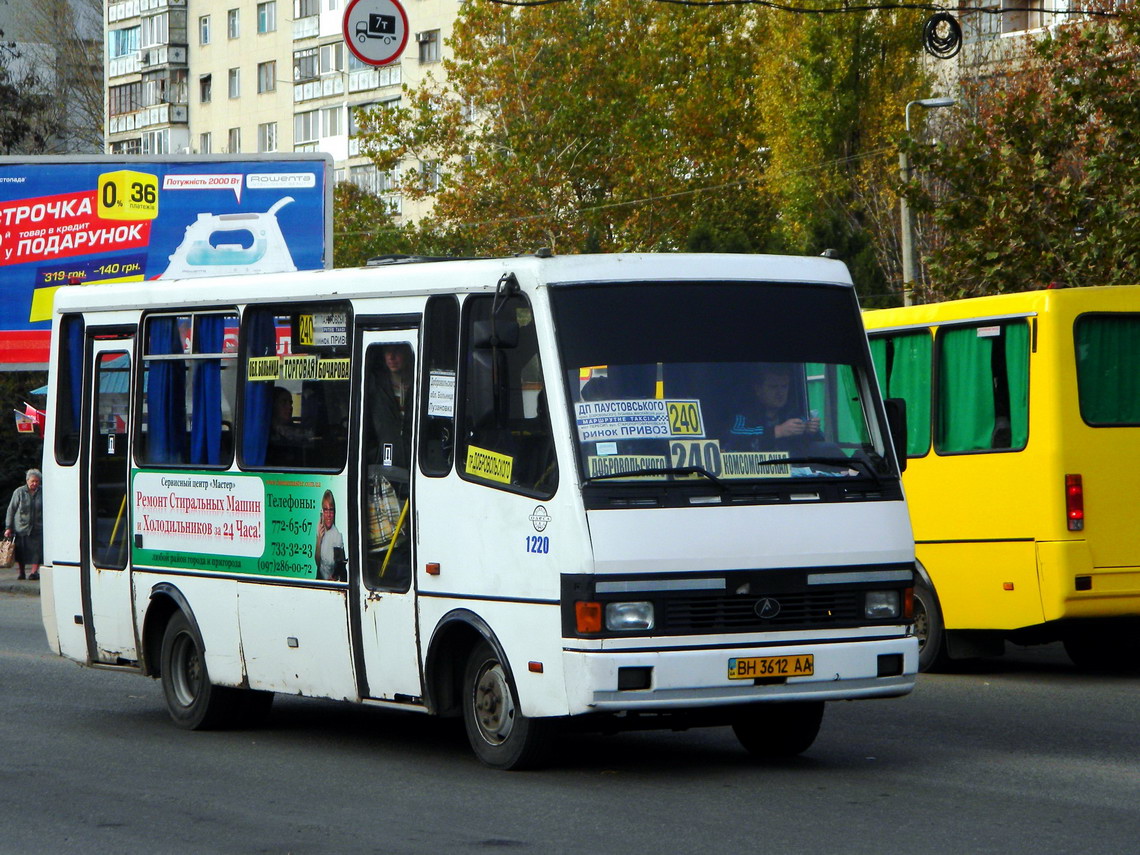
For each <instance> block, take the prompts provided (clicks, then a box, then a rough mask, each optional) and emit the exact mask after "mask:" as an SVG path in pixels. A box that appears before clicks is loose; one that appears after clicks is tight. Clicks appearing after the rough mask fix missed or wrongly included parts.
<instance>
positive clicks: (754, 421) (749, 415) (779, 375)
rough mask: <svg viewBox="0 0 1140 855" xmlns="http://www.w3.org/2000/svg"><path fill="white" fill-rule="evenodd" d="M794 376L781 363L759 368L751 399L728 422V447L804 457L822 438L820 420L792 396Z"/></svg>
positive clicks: (741, 405)
mask: <svg viewBox="0 0 1140 855" xmlns="http://www.w3.org/2000/svg"><path fill="white" fill-rule="evenodd" d="M793 373H794V372H793V371H792V367H791V366H790V365H786V364H783V363H769V364H767V365H764V366H762V368H761V371H760V373H759V375H758V376H757V378H756V380H755V381H754V382H753V383H752V384H751V386H752V393H753V394H752V396H751V397H750V398H749V399H748V400H746V401H743V402H741V403H740V404H739V405H738V406H737V408H736V410H735V412H733V414H732V417H731V419H730V424H729V429H728V432H729V436H730V443H729V444H730V445H731V446H732V447H733V449H734V450H739V451H774V450H778V451H788V452H790V453H794V454H803V453H805V452H806V450H807V447H808V446H809V445H810V444H811V443H813V442H818V441H819V440H820V439H822V436H821V434H820V430H819V418H818V417H817V416H815V415H810V414H804V413H803V412H802V408H803V404H802V402H800V401H797V400H794V396H792V395H791V386H792V376H793ZM805 416H806V417H805Z"/></svg>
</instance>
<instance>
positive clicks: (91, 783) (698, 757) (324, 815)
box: [0, 594, 1140, 855]
mask: <svg viewBox="0 0 1140 855" xmlns="http://www.w3.org/2000/svg"><path fill="white" fill-rule="evenodd" d="M38 606H39V600H38V598H36V597H27V596H14V595H9V594H0V722H2V723H3V724H2V725H0V853H3V855H7V853H29V852H32V853H35V852H45V853H48V852H50V853H70V852H75V853H80V852H81V853H84V855H96V853H133V852H140V853H142V852H145V853H148V855H151V853H195V855H198V853H213V852H217V853H288V852H292V853H357V852H360V853H369V852H375V853H386V855H404V854H405V853H408V854H409V855H410V854H411V853H433V854H434V853H450V852H461V853H462V852H488V851H496V852H497V851H510V852H519V853H542V855H546V853H572V855H582V853H601V855H605V853H615V855H624V853H637V855H645V853H652V855H665V853H752V852H756V853H792V852H794V853H840V852H842V853H886V852H892V851H898V850H907V851H918V852H921V853H923V855H928V853H1001V855H1015V853H1034V855H1039V853H1058V855H1076V853H1120V852H1135V851H1137V847H1138V845H1140V844H1138V843H1137V841H1138V840H1140V728H1138V724H1137V722H1138V721H1140V713H1138V710H1137V699H1138V697H1140V692H1138V689H1140V679H1137V678H1135V677H1133V678H1115V679H1113V678H1106V677H1086V676H1083V675H1080V674H1077V673H1076V672H1074V671H1073V669H1072V668H1071V667H1070V666H1069V664H1068V661H1067V659H1066V658H1065V657H1064V654H1063V652H1061V651H1060V649H1059V648H1056V647H1048V648H1040V649H1035V650H1032V651H1022V652H1018V653H1015V654H1014V655H1013V656H1010V657H1007V659H1006V660H1003V661H1001V663H1000V664H998V665H996V666H995V665H991V666H989V667H988V668H974V669H972V670H966V671H962V672H960V673H956V674H952V675H923V676H922V677H920V681H919V687H918V689H917V690H916V692H915V693H914V694H913V695H911V696H910V697H909V698H904V699H899V700H891V701H870V702H862V703H843V704H832V705H829V708H828V713H827V716H826V718H825V720H824V727H823V732H822V733H821V735H820V737H819V740H818V741H817V742H816V744H815V746H813V748H812V749H811V750H810V751H809V752H808V753H807V754H806V755H805V756H804V757H802V758H799V759H797V760H795V761H792V762H787V763H782V764H777V765H768V766H757V765H754V764H753V763H751V762H750V761H749V759H748V757H747V755H745V754H744V753H743V752H742V751H741V750H740V749H739V748H738V747H737V744H736V742H735V739H734V738H733V737H732V735H731V733H730V732H729V731H727V730H725V729H716V730H707V731H691V732H688V733H645V734H625V735H621V736H616V737H600V736H578V737H573V738H568V739H567V740H566V742H565V745H564V750H563V751H562V753H561V756H560V757H559V760H558V763H557V765H556V767H555V768H553V769H550V770H547V771H544V772H538V773H517V774H514V773H502V772H492V771H490V770H487V769H484V768H483V767H481V766H480V765H479V764H478V763H477V762H476V761H475V760H474V759H473V757H472V756H471V755H470V753H469V751H468V749H467V747H466V742H465V740H464V737H463V735H462V729H461V728H459V727H456V726H455V725H454V724H452V723H449V722H440V721H435V720H431V719H427V718H424V717H420V716H414V715H411V714H396V713H387V712H378V711H374V710H368V709H364V708H361V707H355V706H350V705H345V704H336V703H331V702H326V701H313V700H306V699H300V698H279V699H278V703H277V704H276V705H275V708H274V713H273V716H272V719H271V721H270V723H269V725H268V726H267V727H266V728H264V729H262V730H258V731H247V732H228V733H186V732H184V731H181V730H178V729H176V728H175V727H174V726H173V725H171V724H170V722H169V720H168V719H167V716H166V712H165V710H164V708H163V705H162V696H161V691H160V689H159V687H158V685H157V684H155V683H154V682H152V681H150V680H148V679H145V678H142V677H138V676H135V675H131V674H122V673H114V672H105V671H92V670H87V669H83V668H80V667H78V666H77V665H75V664H73V663H69V662H65V661H63V660H61V659H58V658H56V657H54V656H53V655H52V654H51V653H50V652H49V651H48V650H47V647H46V644H45V642H44V639H43V631H42V629H41V627H40V625H39V607H38Z"/></svg>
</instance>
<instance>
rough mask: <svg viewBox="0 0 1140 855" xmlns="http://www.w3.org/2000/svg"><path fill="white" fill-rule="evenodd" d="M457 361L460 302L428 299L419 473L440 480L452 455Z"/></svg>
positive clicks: (425, 325)
mask: <svg viewBox="0 0 1140 855" xmlns="http://www.w3.org/2000/svg"><path fill="white" fill-rule="evenodd" d="M458 359H459V301H458V300H456V299H455V297H452V296H446V297H431V298H430V299H428V302H427V308H426V310H425V312H424V350H423V360H422V369H423V375H422V379H421V381H420V382H421V384H422V386H421V388H422V389H423V390H424V392H423V393H422V394H421V396H420V400H421V406H422V411H421V413H420V471H422V472H423V473H424V474H425V475H431V476H434V477H439V476H441V475H446V474H447V473H448V472H450V471H451V458H452V455H453V453H454V451H455V375H456V363H457V360H458Z"/></svg>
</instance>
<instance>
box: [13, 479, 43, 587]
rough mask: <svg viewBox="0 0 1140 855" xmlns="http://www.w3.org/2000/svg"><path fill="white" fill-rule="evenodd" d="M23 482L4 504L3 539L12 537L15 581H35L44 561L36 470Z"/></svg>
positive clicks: (40, 500)
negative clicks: (16, 565)
mask: <svg viewBox="0 0 1140 855" xmlns="http://www.w3.org/2000/svg"><path fill="white" fill-rule="evenodd" d="M24 479H25V481H26V483H25V484H24V486H22V487H17V488H16V489H15V491H14V492H13V493H12V500H11V501H10V502H8V514H7V516H6V517H5V518H4V536H5V537H11V536H12V535H15V536H16V563H17V564H19V565H20V575H19V576H17V577H16V578H18V579H25V578H27V579H32V580H33V581H35V580H38V579H39V578H40V565H41V564H42V563H43V560H44V494H43V490H41V489H40V483H41V482H42V481H43V475H42V474H41V473H40V470H39V469H29V470H28V471H27V474H26V475H25V476H24ZM25 567H27V569H28V572H27V575H26V576H25V574H24V568H25Z"/></svg>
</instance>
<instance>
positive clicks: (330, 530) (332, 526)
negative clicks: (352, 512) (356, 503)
mask: <svg viewBox="0 0 1140 855" xmlns="http://www.w3.org/2000/svg"><path fill="white" fill-rule="evenodd" d="M336 549H339V550H341V553H342V554H343V552H344V538H343V537H342V536H341V533H340V529H338V528H337V527H336V500H335V499H334V498H333V494H332V490H325V494H324V496H323V497H321V518H320V521H319V522H318V523H317V549H316V564H317V578H318V579H325V580H330V581H333V582H343V581H344V577H343V575H342V573H341V569H342V568H341V567H340V566H339V564H338V562H337V555H336V553H335V552H334V550H336Z"/></svg>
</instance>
